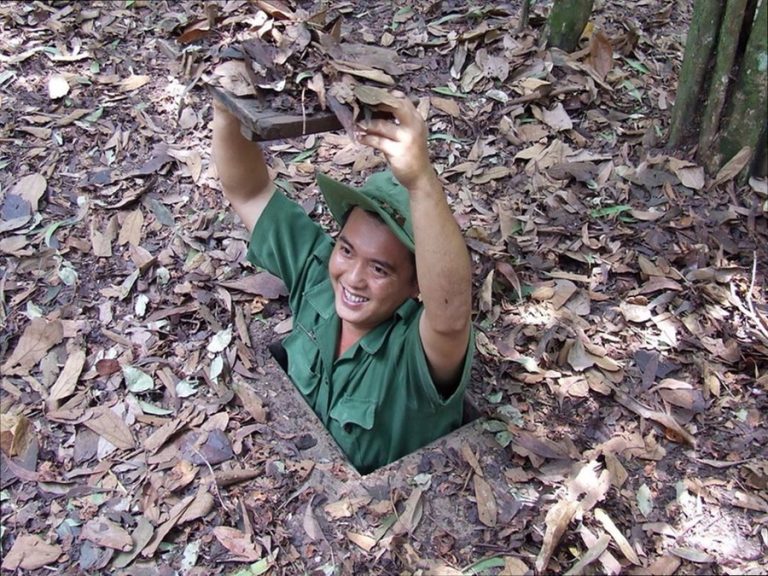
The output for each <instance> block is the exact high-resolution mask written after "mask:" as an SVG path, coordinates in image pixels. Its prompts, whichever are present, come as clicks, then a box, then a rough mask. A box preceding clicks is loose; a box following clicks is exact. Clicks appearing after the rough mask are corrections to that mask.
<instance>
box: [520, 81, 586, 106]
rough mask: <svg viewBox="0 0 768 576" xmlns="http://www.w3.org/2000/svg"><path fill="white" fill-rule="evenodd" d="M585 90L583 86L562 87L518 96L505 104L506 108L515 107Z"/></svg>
mask: <svg viewBox="0 0 768 576" xmlns="http://www.w3.org/2000/svg"><path fill="white" fill-rule="evenodd" d="M585 90H586V88H585V87H584V86H579V85H578V84H571V85H569V86H563V87H562V88H557V89H555V90H552V91H551V92H545V91H541V90H535V91H534V92H532V93H531V94H526V95H525V96H520V97H519V98H512V99H511V100H508V101H507V102H506V106H507V107H509V106H517V105H518V104H525V103H526V102H533V101H534V100H539V99H540V98H547V97H549V98H554V97H555V96H560V95H561V94H568V93H569V92H584V91H585Z"/></svg>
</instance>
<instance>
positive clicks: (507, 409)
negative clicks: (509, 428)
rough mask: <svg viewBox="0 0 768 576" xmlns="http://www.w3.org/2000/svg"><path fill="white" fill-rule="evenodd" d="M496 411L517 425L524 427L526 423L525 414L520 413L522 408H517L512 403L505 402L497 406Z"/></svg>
mask: <svg viewBox="0 0 768 576" xmlns="http://www.w3.org/2000/svg"><path fill="white" fill-rule="evenodd" d="M496 412H498V413H499V414H501V415H502V416H505V417H507V418H508V419H509V421H510V422H512V424H514V425H515V426H520V427H522V426H523V424H525V421H524V420H523V415H522V414H521V413H520V410H518V409H517V408H515V407H514V406H512V405H510V404H504V405H502V406H499V407H498V408H496Z"/></svg>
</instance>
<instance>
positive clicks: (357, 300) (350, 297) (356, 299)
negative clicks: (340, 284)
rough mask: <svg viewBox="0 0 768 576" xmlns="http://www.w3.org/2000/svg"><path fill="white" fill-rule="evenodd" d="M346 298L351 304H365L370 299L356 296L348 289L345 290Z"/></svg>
mask: <svg viewBox="0 0 768 576" xmlns="http://www.w3.org/2000/svg"><path fill="white" fill-rule="evenodd" d="M344 297H345V298H346V299H347V300H349V301H350V302H353V303H354V304H362V303H363V302H367V301H368V298H363V297H362V296H357V295H355V294H352V292H350V291H349V290H347V289H346V288H344Z"/></svg>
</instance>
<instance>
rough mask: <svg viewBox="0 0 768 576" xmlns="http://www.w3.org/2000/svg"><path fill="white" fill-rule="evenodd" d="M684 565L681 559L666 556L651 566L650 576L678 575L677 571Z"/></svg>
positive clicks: (671, 555)
mask: <svg viewBox="0 0 768 576" xmlns="http://www.w3.org/2000/svg"><path fill="white" fill-rule="evenodd" d="M680 564H682V561H681V560H680V558H678V557H677V556H675V555H674V554H664V556H660V557H659V558H657V559H656V560H654V561H653V562H652V563H651V565H650V566H648V570H647V573H648V574H663V575H666V574H677V569H678V568H679V567H680Z"/></svg>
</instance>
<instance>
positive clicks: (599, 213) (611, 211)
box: [589, 204, 632, 218]
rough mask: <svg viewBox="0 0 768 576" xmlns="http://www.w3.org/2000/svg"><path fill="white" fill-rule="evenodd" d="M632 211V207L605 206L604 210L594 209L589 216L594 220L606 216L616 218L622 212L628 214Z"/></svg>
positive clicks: (619, 205)
mask: <svg viewBox="0 0 768 576" xmlns="http://www.w3.org/2000/svg"><path fill="white" fill-rule="evenodd" d="M630 210H632V206H628V205H626V204H615V205H613V206H603V207H602V208H594V209H593V210H590V212H589V215H590V216H591V217H592V218H602V217H604V216H616V215H617V214H621V213H622V212H628V211H630Z"/></svg>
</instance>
